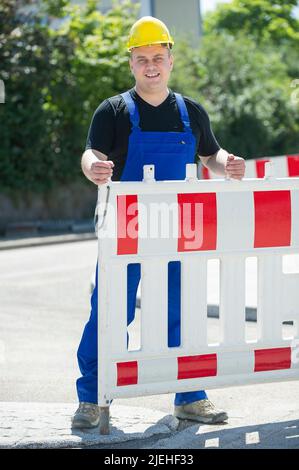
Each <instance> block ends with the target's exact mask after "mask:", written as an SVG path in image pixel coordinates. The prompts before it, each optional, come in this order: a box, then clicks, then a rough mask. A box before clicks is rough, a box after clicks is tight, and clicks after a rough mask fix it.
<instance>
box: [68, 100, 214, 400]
mask: <svg viewBox="0 0 299 470" xmlns="http://www.w3.org/2000/svg"><path fill="white" fill-rule="evenodd" d="M121 96H122V97H123V99H124V100H125V103H126V105H127V108H128V110H129V114H130V120H131V124H132V132H131V134H130V137H129V146H128V154H127V158H126V164H125V167H124V170H123V173H122V177H121V181H141V180H142V179H143V165H149V164H153V165H155V178H156V180H183V179H185V176H186V164H187V163H194V155H195V153H196V143H195V142H196V141H195V137H194V135H193V134H192V130H191V127H190V121H189V116H188V111H187V108H186V105H185V102H184V100H183V98H182V96H181V95H179V94H177V93H175V97H176V102H177V106H178V109H179V112H180V116H181V119H182V122H183V125H184V131H183V132H143V131H142V130H141V129H140V127H139V120H140V119H139V113H138V108H137V106H136V105H135V102H134V100H133V99H132V97H131V95H130V93H129V92H126V93H123V94H122V95H121ZM97 270H98V268H97ZM97 270H96V276H95V288H94V290H93V294H92V296H91V314H90V318H89V321H88V323H87V324H86V326H85V329H84V332H83V336H82V339H81V342H80V345H79V349H78V363H79V368H80V371H81V373H82V377H80V378H79V379H78V380H77V392H78V397H79V401H80V402H82V401H85V402H90V403H97V401H98V391H97V388H98V381H97V373H98V358H97V314H98V282H97V277H98V276H97ZM180 275H181V273H180V263H179V262H172V263H169V269H168V346H169V347H174V346H179V344H180V291H181V279H180ZM139 280H140V264H130V265H129V266H128V283H127V285H128V297H127V298H128V303H127V321H128V325H129V324H130V323H131V322H132V321H133V320H134V316H135V302H136V293H137V288H138V284H139ZM204 398H207V395H206V393H205V392H204V391H203V390H202V391H198V392H185V393H177V394H176V396H175V405H184V404H187V403H192V402H194V401H197V400H202V399H204Z"/></svg>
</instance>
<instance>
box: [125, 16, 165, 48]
mask: <svg viewBox="0 0 299 470" xmlns="http://www.w3.org/2000/svg"><path fill="white" fill-rule="evenodd" d="M151 44H171V46H172V45H173V44H174V40H173V39H172V37H171V36H170V33H169V31H168V28H167V26H166V25H165V24H164V23H163V21H161V20H158V18H154V17H153V16H143V17H142V18H140V19H139V20H138V21H136V23H134V24H133V26H132V28H131V31H130V34H129V39H128V43H127V46H128V51H131V50H132V49H133V48H134V47H141V46H149V45H151Z"/></svg>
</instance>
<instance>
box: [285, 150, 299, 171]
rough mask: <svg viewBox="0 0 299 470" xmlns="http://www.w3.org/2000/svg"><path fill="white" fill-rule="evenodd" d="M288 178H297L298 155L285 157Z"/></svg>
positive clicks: (298, 168) (298, 167)
mask: <svg viewBox="0 0 299 470" xmlns="http://www.w3.org/2000/svg"><path fill="white" fill-rule="evenodd" d="M287 162H288V172H289V176H299V155H287Z"/></svg>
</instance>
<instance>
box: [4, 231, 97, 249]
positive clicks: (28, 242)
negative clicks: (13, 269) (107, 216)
mask: <svg viewBox="0 0 299 470" xmlns="http://www.w3.org/2000/svg"><path fill="white" fill-rule="evenodd" d="M86 240H96V235H95V233H94V232H88V233H78V234H75V233H72V234H65V235H51V236H43V237H31V238H20V239H10V240H5V241H0V250H13V249H16V248H29V247H33V246H42V245H55V244H58V243H70V242H81V241H86Z"/></svg>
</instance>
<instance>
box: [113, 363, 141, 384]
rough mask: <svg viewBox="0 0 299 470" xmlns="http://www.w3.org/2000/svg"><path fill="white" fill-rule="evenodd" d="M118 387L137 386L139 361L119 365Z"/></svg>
mask: <svg viewBox="0 0 299 470" xmlns="http://www.w3.org/2000/svg"><path fill="white" fill-rule="evenodd" d="M116 365H117V386H118V387H121V386H123V385H136V384H137V382H138V363H137V361H130V362H118V363H117V364H116Z"/></svg>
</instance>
